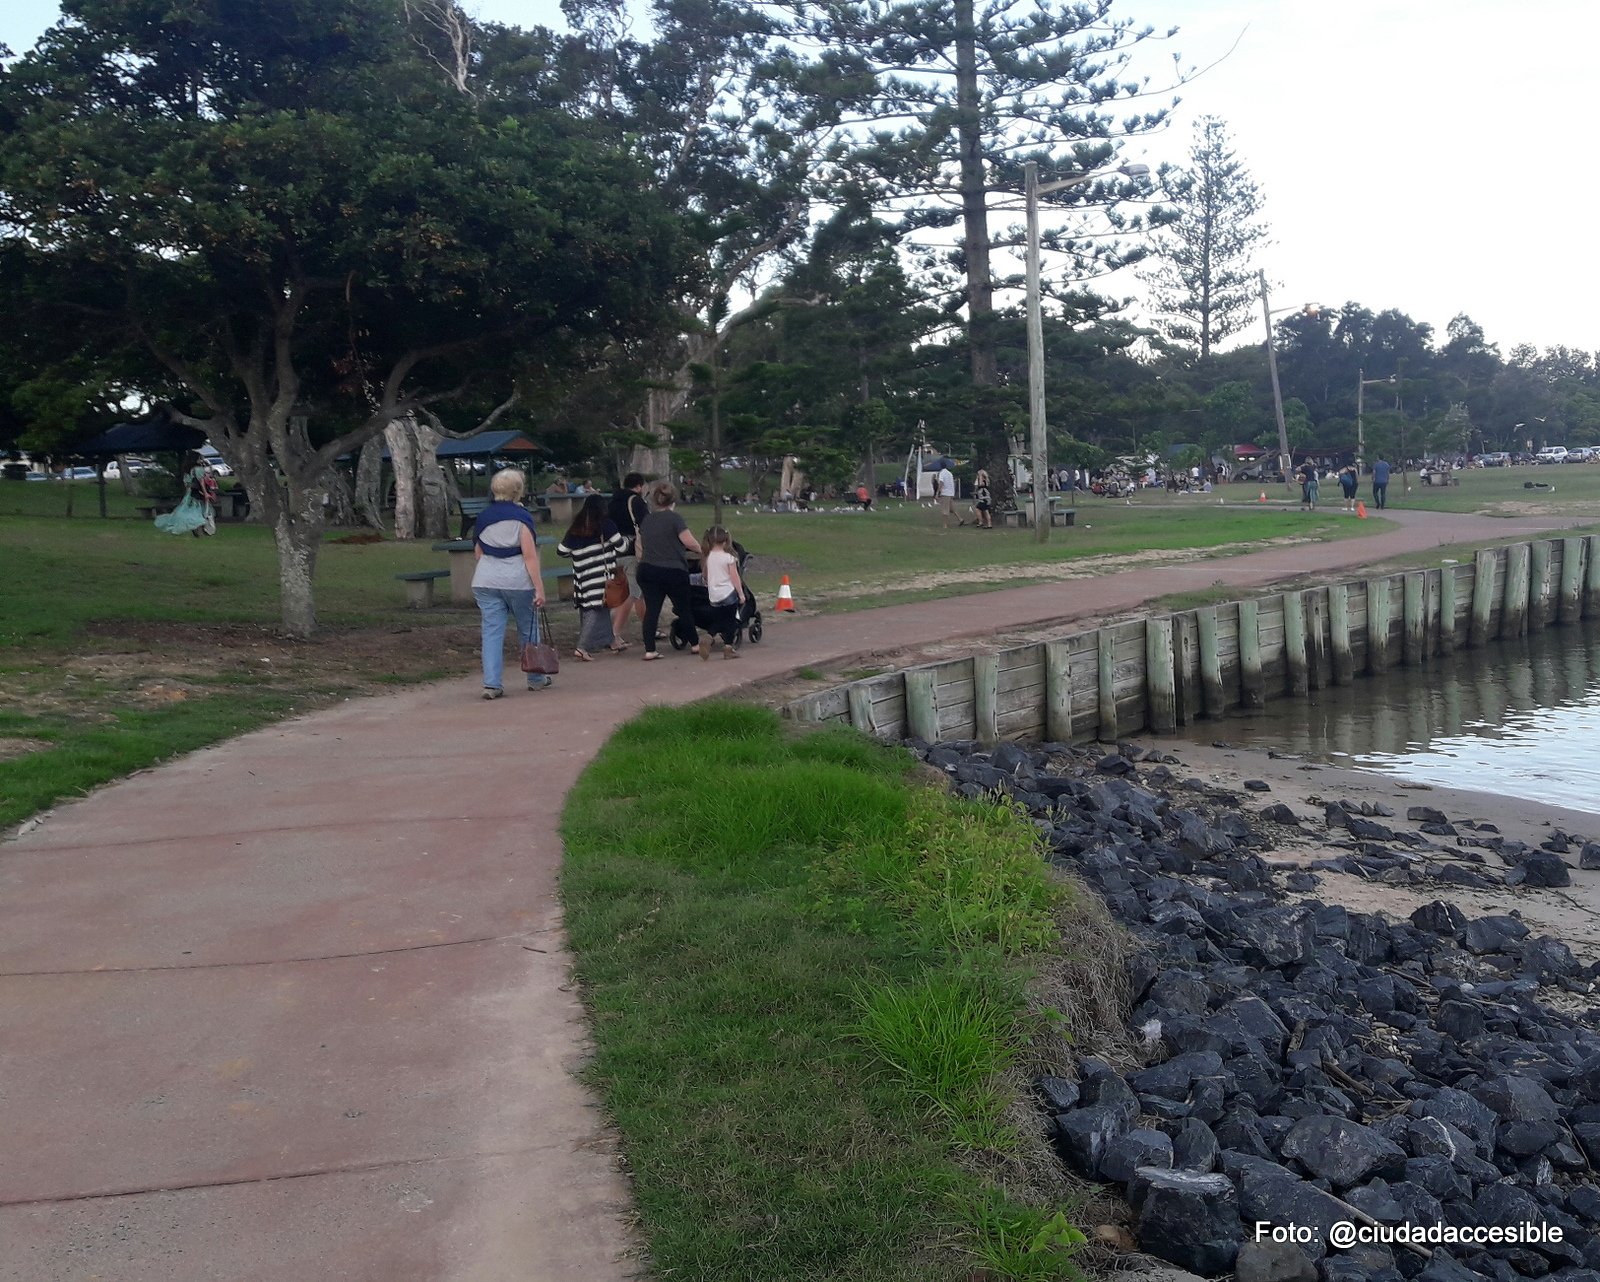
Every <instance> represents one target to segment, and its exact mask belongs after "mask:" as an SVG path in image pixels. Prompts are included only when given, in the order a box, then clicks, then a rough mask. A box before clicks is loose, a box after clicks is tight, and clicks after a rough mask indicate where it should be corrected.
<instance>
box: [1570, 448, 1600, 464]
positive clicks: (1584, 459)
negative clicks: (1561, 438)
mask: <svg viewBox="0 0 1600 1282" xmlns="http://www.w3.org/2000/svg"><path fill="white" fill-rule="evenodd" d="M1597 457H1600V449H1596V448H1595V447H1594V446H1593V445H1577V446H1574V447H1573V448H1572V449H1570V450H1568V451H1567V457H1566V458H1565V459H1563V460H1562V461H1563V462H1565V463H1593V462H1595V461H1596V458H1597Z"/></svg>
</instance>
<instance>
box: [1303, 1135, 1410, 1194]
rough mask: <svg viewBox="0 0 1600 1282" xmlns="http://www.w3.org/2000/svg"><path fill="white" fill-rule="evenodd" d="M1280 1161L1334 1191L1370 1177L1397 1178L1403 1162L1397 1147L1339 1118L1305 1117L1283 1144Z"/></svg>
mask: <svg viewBox="0 0 1600 1282" xmlns="http://www.w3.org/2000/svg"><path fill="white" fill-rule="evenodd" d="M1283 1157H1284V1160H1285V1161H1288V1160H1289V1159H1291V1158H1292V1159H1294V1160H1295V1161H1297V1162H1299V1163H1300V1165H1301V1166H1303V1167H1304V1168H1305V1169H1306V1170H1307V1171H1309V1172H1310V1173H1311V1174H1312V1175H1314V1176H1317V1177H1318V1178H1320V1179H1325V1180H1328V1181H1330V1182H1331V1183H1332V1184H1333V1186H1334V1187H1335V1188H1348V1187H1350V1185H1352V1184H1359V1183H1361V1182H1363V1181H1365V1180H1367V1179H1369V1178H1371V1177H1372V1176H1373V1175H1383V1174H1388V1173H1396V1174H1398V1173H1399V1172H1400V1170H1401V1169H1402V1168H1403V1166H1404V1164H1405V1161H1406V1155H1405V1151H1404V1150H1403V1149H1401V1148H1400V1146H1399V1145H1398V1144H1395V1143H1394V1142H1393V1141H1392V1140H1387V1139H1385V1138H1384V1137H1383V1136H1382V1135H1380V1134H1378V1132H1376V1131H1374V1130H1372V1129H1371V1128H1370V1127H1366V1126H1362V1125H1360V1124H1359V1123H1357V1122H1352V1121H1349V1120H1348V1119H1346V1118H1343V1117H1308V1118H1305V1119H1304V1120H1302V1121H1300V1122H1297V1123H1295V1126H1294V1129H1293V1130H1291V1131H1290V1132H1289V1135H1288V1137H1287V1138H1286V1139H1285V1140H1284V1142H1283Z"/></svg>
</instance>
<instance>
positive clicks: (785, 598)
mask: <svg viewBox="0 0 1600 1282" xmlns="http://www.w3.org/2000/svg"><path fill="white" fill-rule="evenodd" d="M777 608H778V609H780V610H792V609H794V593H792V592H790V591H789V576H788V575H787V574H786V575H784V576H783V582H782V583H781V584H779V585H778V605H777Z"/></svg>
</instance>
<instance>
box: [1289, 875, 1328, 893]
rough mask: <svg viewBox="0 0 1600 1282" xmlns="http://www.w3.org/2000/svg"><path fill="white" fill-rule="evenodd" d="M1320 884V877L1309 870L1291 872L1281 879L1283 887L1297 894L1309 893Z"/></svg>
mask: <svg viewBox="0 0 1600 1282" xmlns="http://www.w3.org/2000/svg"><path fill="white" fill-rule="evenodd" d="M1321 884H1322V878H1320V877H1318V876H1317V875H1316V874H1315V873H1310V872H1292V873H1290V874H1289V875H1288V876H1286V877H1285V878H1284V879H1283V885H1284V889H1286V890H1292V891H1294V893H1295V894H1297V895H1305V894H1309V893H1310V892H1311V891H1313V890H1315V889H1316V888H1317V887H1318V886H1320V885H1321Z"/></svg>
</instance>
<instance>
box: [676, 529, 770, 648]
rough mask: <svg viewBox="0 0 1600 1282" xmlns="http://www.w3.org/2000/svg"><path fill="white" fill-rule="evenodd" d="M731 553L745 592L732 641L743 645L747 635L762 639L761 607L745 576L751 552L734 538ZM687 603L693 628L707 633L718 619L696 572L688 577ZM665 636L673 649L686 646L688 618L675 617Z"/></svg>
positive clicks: (703, 583)
mask: <svg viewBox="0 0 1600 1282" xmlns="http://www.w3.org/2000/svg"><path fill="white" fill-rule="evenodd" d="M733 555H734V558H735V559H736V560H737V561H738V563H739V582H740V583H741V584H743V585H744V594H743V597H742V599H741V600H740V602H739V615H738V618H739V631H738V632H737V633H736V634H735V636H734V643H735V644H736V645H740V644H743V642H744V639H745V638H746V637H749V638H750V642H751V644H752V645H753V644H755V643H756V642H758V641H760V640H761V607H760V606H759V605H757V604H756V594H755V593H754V592H752V591H751V590H750V584H749V582H748V581H747V580H746V579H745V577H744V566H745V562H746V561H748V560H749V559H750V554H749V553H748V552H746V551H745V550H744V545H743V544H741V543H739V542H738V541H737V540H735V541H734V544H733ZM689 604H690V606H691V607H692V608H693V611H694V625H695V627H697V628H699V629H700V631H702V632H709V631H710V630H711V628H712V627H713V625H715V623H716V622H717V619H716V614H715V612H714V611H713V610H712V608H711V594H710V593H709V592H707V591H706V585H705V579H704V578H703V577H701V575H700V574H698V573H696V574H692V575H690V576H689ZM668 639H669V640H670V641H671V642H672V648H673V649H674V650H685V649H687V648H688V646H689V624H688V620H686V619H679V618H676V617H674V618H673V620H672V631H671V633H670V634H669V638H668Z"/></svg>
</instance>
